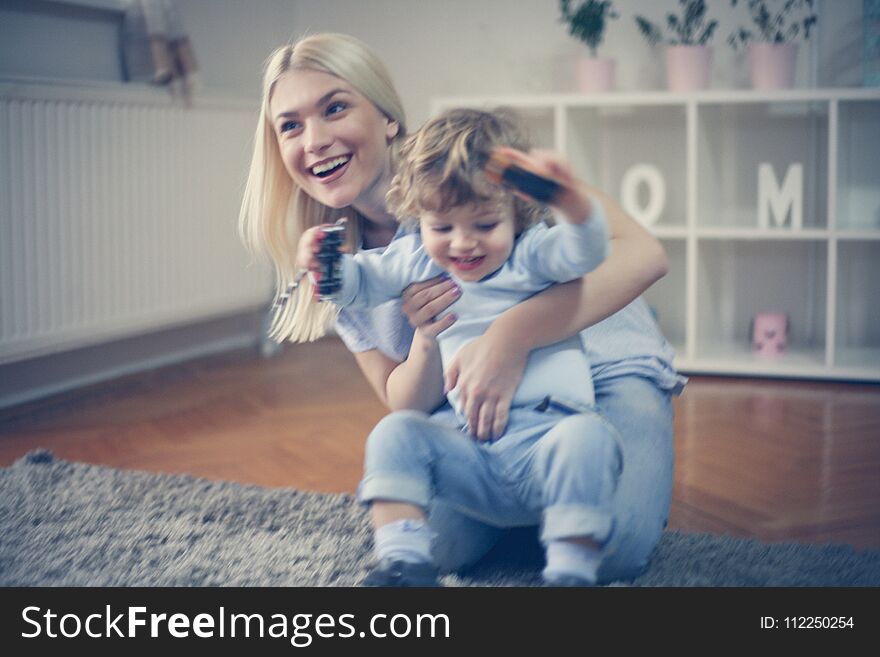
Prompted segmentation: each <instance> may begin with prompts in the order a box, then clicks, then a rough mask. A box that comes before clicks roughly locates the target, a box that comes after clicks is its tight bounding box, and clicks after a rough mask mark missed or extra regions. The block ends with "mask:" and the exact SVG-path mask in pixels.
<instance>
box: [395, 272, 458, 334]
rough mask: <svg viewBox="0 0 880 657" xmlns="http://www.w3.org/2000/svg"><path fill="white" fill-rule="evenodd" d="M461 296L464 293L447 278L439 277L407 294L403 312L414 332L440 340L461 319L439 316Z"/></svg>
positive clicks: (416, 285)
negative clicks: (438, 317) (441, 334)
mask: <svg viewBox="0 0 880 657" xmlns="http://www.w3.org/2000/svg"><path fill="white" fill-rule="evenodd" d="M459 296H461V289H460V288H459V287H458V285H456V284H455V282H454V281H452V280H450V279H449V278H448V277H447V276H435V277H434V278H430V279H428V280H427V281H424V282H422V283H413V284H412V285H410V286H409V287H407V288H406V289H405V290H404V291H403V295H402V296H401V298H402V299H403V305H402V306H401V310H402V312H403V314H404V315H406V318H407V319H408V320H409V323H410V324H411V325H412V327H413V328H414V329H416V330H417V331H419V332H420V333H421V334H422V335H423V336H425V337H427V338H431V339H436V338H437V336H438V335H440V333H442V332H443V331H445V330H446V329H448V328H449V327H450V326H452V325H453V324H454V323H455V320H456V319H458V317H456V315H455V313H447V314H446V315H444V316H443V317H441V318H440V319H437V315H439V314H440V313H442V312H443V311H444V310H446V309H447V308H449V306H451V305H452V304H453V303H455V302H456V301H457V300H458V297H459Z"/></svg>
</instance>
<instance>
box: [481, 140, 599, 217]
mask: <svg viewBox="0 0 880 657" xmlns="http://www.w3.org/2000/svg"><path fill="white" fill-rule="evenodd" d="M498 151H500V152H502V153H504V155H506V156H508V157H509V158H510V159H511V160H513V161H514V162H516V163H517V164H519V165H520V166H522V167H523V168H525V169H527V170H531V171H534V172H535V173H537V174H539V175H542V176H545V177H548V178H552V179H554V180H556V181H557V182H558V183H560V184H561V185H562V192H561V193H560V194H559V195H558V197H557V198H556V199H555V200H554V202H553V203H552V207H555V208H556V209H557V210H559V211H560V212H561V213H562V215H563V216H564V217H565V218H566V219H567V220H568V221H570V222H571V223H574V224H581V223H583V222H585V221H587V220H588V219H589V218H590V217H591V216H592V214H593V204H592V203H591V202H590V196H589V194H588V193H587V189H586V185H585V184H584V183H583V182H582V181H581V180H579V179H578V178H577V176H576V175H575V173H574V170H573V169H572V168H571V164H569V163H568V161H567V160H566V159H565V158H564V157H562V156H561V155H560V154H558V153H555V152H553V151H545V150H533V151H530V152H529V153H523V152H522V151H518V150H516V149H513V148H507V147H501V148H499V149H498ZM516 193H518V194H519V192H516ZM520 196H523V197H524V198H528V197H527V196H525V195H523V194H520Z"/></svg>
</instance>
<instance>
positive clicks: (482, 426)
mask: <svg viewBox="0 0 880 657" xmlns="http://www.w3.org/2000/svg"><path fill="white" fill-rule="evenodd" d="M490 331H491V329H490ZM528 357H529V352H528V350H523V349H520V348H519V347H518V346H515V345H509V344H505V343H504V342H502V341H499V340H496V339H493V337H492V335H491V333H489V332H487V333H485V334H484V335H482V336H480V337H479V338H477V339H475V340H472V341H471V342H469V343H468V344H466V345H465V346H464V347H462V348H461V349H459V351H458V353H457V354H456V356H455V358H454V359H453V361H452V363H451V365H450V366H449V368H448V369H447V371H446V373H445V375H444V378H445V390H446V391H447V392H448V391H450V390H452V389H453V388H455V387H456V386H458V390H459V398H460V400H461V404H462V409H463V411H464V414H465V417H466V418H467V423H468V426H469V427H470V430H471V433H472V434H473V435H474V436H475V437H476V438H477V439H478V440H493V439H495V438H500V437H501V435H502V434H503V433H504V430H505V429H506V428H507V418H508V414H509V412H510V403H511V401H513V394H514V393H515V392H516V389H517V387H518V386H519V383H520V381H522V377H523V371H524V370H525V367H526V361H527V360H528Z"/></svg>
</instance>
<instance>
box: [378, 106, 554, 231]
mask: <svg viewBox="0 0 880 657" xmlns="http://www.w3.org/2000/svg"><path fill="white" fill-rule="evenodd" d="M498 146H509V147H511V148H516V149H518V150H522V151H527V150H529V148H530V146H531V145H530V144H529V140H528V137H527V136H526V132H525V129H524V128H523V126H522V124H521V121H520V120H519V119H518V117H517V116H516V115H515V114H514V113H513V112H511V111H509V110H506V109H503V108H498V109H495V110H492V111H483V110H476V109H452V110H448V111H446V112H444V113H442V114H440V115H439V116H437V117H435V118H433V119H431V120H430V121H428V122H427V123H426V124H425V125H424V126H422V127H421V128H420V129H419V130H418V131H417V132H415V133H414V134H412V135H410V136H409V137H408V138H407V139H406V140H405V141H404V142H403V144H402V145H401V148H400V157H399V160H398V164H397V174H396V175H395V176H394V179H393V180H392V181H391V188H390V190H389V191H388V195H387V196H386V203H387V206H388V210H389V211H390V212H391V213H393V214H395V215H396V216H397V217H413V218H417V217H418V216H419V215H420V214H422V213H423V212H438V211H444V210H449V209H451V208H456V207H459V206H462V205H469V204H471V203H480V204H482V203H498V204H499V206H504V205H507V204H509V203H511V200H512V203H513V211H514V220H515V227H516V233H517V234H519V233H521V232H522V231H523V230H525V229H526V228H528V227H529V226H531V225H532V224H535V223H537V222H538V221H540V220H542V219H543V218H544V216H545V212H546V210H545V209H544V208H543V207H542V206H540V205H538V204H537V203H534V202H531V201H527V200H525V199H523V198H521V197H519V196H516V195H515V194H513V192H511V191H510V190H508V189H506V188H504V187H500V186H498V185H496V184H494V183H492V182H490V181H489V180H488V179H487V178H486V176H485V174H484V172H483V169H484V167H485V166H486V161H487V160H488V158H489V154H490V153H491V152H492V150H493V149H494V148H496V147H498Z"/></svg>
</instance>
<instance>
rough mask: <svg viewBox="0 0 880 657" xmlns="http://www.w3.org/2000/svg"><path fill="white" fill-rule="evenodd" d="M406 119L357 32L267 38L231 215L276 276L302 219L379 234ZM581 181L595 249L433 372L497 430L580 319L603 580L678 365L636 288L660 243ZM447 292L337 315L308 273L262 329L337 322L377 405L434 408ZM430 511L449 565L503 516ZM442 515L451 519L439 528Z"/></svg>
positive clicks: (663, 492) (656, 262)
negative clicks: (614, 474)
mask: <svg viewBox="0 0 880 657" xmlns="http://www.w3.org/2000/svg"><path fill="white" fill-rule="evenodd" d="M405 134H406V121H405V116H404V112H403V108H402V105H401V102H400V99H399V97H398V95H397V93H396V91H395V89H394V86H393V84H392V82H391V79H390V77H389V75H388V73H387V71H386V70H385V67H384V66H383V65H382V63H381V61H379V59H378V58H377V57H376V56H375V54H374V53H372V51H370V49H369V48H367V47H366V46H365V45H364V44H363V43H361V42H360V41H358V40H357V39H354V38H353V37H350V36H346V35H341V34H318V35H313V36H310V37H306V38H304V39H302V40H300V41H299V42H297V43H295V44H292V45H288V46H284V47H282V48H280V49H278V50H276V51H275V53H273V54H272V56H271V57H270V58H269V60H268V62H267V66H266V72H265V76H264V80H263V94H262V107H261V115H260V117H259V119H258V122H257V130H256V137H255V145H254V154H253V159H252V162H251V168H250V175H249V177H248V182H247V186H246V189H245V194H244V200H243V203H242V210H241V216H240V225H241V230H242V235H243V238H244V240H245V242H246V243H247V244H248V245H249V246H250V247H251V248H253V249H255V250H263V251H265V252H267V253H268V254H269V256H270V258H271V259H272V261H273V263H274V265H275V269H276V274H277V284H278V288H279V289H284V287H286V285H287V284H288V282H290V281H291V280H293V279H294V278H295V276H296V274H297V271H296V265H295V258H296V245H297V242H298V240H299V237H300V235H301V234H302V232H303V231H305V230H306V229H308V228H310V227H313V226H316V225H319V224H322V223H331V222H333V221H335V220H336V219H337V218H339V217H343V216H344V217H347V218H348V220H349V223H348V226H349V230H348V231H347V232H348V239H349V245H348V246H349V248H350V249H353V250H359V249H371V248H382V247H385V246H387V245H388V244H389V243H390V241H391V240H392V239H393V238H394V236H395V235H396V234H397V233H398V230H399V225H398V223H397V220H396V218H395V217H394V216H392V215H391V214H390V213H389V212H388V210H387V207H386V205H385V194H386V193H387V191H388V189H389V185H390V181H391V178H392V177H393V175H394V167H395V161H396V152H397V148H398V146H399V144H400V142H401V140H402V139H403V137H404V136H405ZM591 193H592V194H594V195H595V196H596V197H597V198H598V199H599V200H600V201H601V202H602V204H603V206H604V207H605V210H606V213H607V219H608V229H609V235H610V248H609V255H608V258H607V259H606V260H605V262H603V263H602V264H601V265H600V266H599V267H598V268H597V269H595V270H594V271H593V272H591V273H590V274H588V275H586V276H585V277H584V278H582V279H579V280H577V281H573V282H571V283H566V284H563V285H557V286H554V287H552V288H550V289H548V290H546V291H544V292H542V293H540V294H538V295H536V296H534V297H532V298H531V299H529V300H528V301H526V302H523V303H521V304H519V305H517V306H515V307H514V308H512V309H510V310H508V311H507V312H505V313H504V314H502V315H501V316H500V317H499V318H498V319H496V320H495V322H494V323H493V324H492V326H491V327H490V328H489V330H487V331H486V333H485V334H484V335H483V336H481V337H480V338H477V339H476V340H474V341H472V342H470V343H469V344H468V345H467V346H466V347H464V348H463V349H462V350H461V351H460V352H459V353H458V356H457V358H456V360H455V361H454V362H453V363H452V365H451V367H450V368H449V369H448V371H447V373H446V381H445V386H446V388H448V389H451V388H453V387H457V388H458V391H459V398H460V400H461V403H462V407H463V409H464V413H465V415H466V417H467V419H468V425H469V426H470V427H472V428H474V433H475V438H476V439H487V438H491V437H492V436H493V435H501V434H502V433H503V430H504V428H505V427H506V425H507V417H508V410H509V407H510V401H511V399H512V398H513V393H514V391H515V390H516V387H517V385H518V383H519V381H520V379H521V378H522V374H523V369H524V367H525V364H526V360H527V358H528V354H529V353H530V352H531V350H533V349H535V348H539V347H543V346H546V345H549V344H553V343H555V342H558V341H560V340H563V339H566V338H569V337H571V336H574V335H576V334H578V333H581V336H582V339H583V343H584V347H585V351H586V353H587V355H588V357H589V359H590V362H591V368H592V374H593V382H594V387H595V395H596V404H597V407H598V409H599V411H600V413H601V415H602V416H603V418H604V420H605V421H606V422H607V423H608V424H609V425H610V426H611V427H613V429H614V431H615V432H616V434H617V436H618V440H619V443H620V446H621V450H622V456H623V463H624V465H623V474H622V476H621V478H620V481H619V483H618V490H617V492H616V494H615V496H614V502H613V507H614V511H613V515H614V518H615V522H614V527H613V528H612V529H611V531H610V534H609V536H608V539H607V541H606V542H605V543H604V544H603V546H602V549H603V560H602V565H601V567H600V570H599V581H607V580H611V579H619V578H624V577H631V576H634V575H636V574H637V573H638V572H640V571H641V570H642V568H644V566H645V565H646V564H647V561H648V558H649V556H650V553H651V551H652V550H653V548H654V546H655V545H656V543H657V540H658V539H659V537H660V533H661V531H662V529H663V526H664V524H665V522H666V517H667V514H668V510H669V503H670V499H671V491H672V471H673V444H672V405H671V395H672V394H673V393H674V392H676V391H677V390H678V389H679V388H680V386H681V385H682V383H683V380H682V379H681V377H679V376H678V375H677V374H676V373H675V372H674V370H673V368H672V350H671V349H670V348H669V345H668V344H667V342H666V341H665V339H664V338H663V336H662V335H661V334H660V332H659V330H658V328H657V326H656V324H655V322H654V321H653V319H652V317H651V315H650V313H649V312H648V309H647V307H646V306H645V305H644V303H643V302H642V301H641V300H638V299H637V297H638V295H640V294H641V293H642V292H644V290H645V289H647V288H648V287H649V286H650V285H651V284H652V283H653V282H654V281H656V280H657V279H658V278H660V277H661V276H663V275H664V274H665V272H666V267H667V265H666V257H665V254H664V252H663V249H662V247H661V245H660V244H659V242H658V241H657V240H656V239H654V238H653V237H652V236H651V235H650V234H649V233H647V232H646V231H644V230H643V229H642V228H641V227H639V226H638V225H637V224H636V223H635V222H634V221H633V220H632V219H630V218H629V217H628V216H627V215H626V214H625V213H624V212H623V211H622V210H621V209H620V207H619V206H618V205H617V204H616V203H615V202H614V201H613V200H612V199H610V198H609V197H607V196H605V195H603V194H602V193H601V192H599V191H598V190H591ZM304 280H305V279H304ZM455 299H456V296H455V288H454V285H453V284H452V283H451V282H449V281H442V280H436V281H428V282H426V283H421V284H418V285H413V286H411V287H410V288H409V289H408V290H407V292H406V293H405V294H404V297H403V299H402V301H401V302H389V303H386V304H383V305H382V306H379V307H378V308H375V309H371V310H367V311H360V312H355V311H341V312H339V314H338V317H336V311H335V309H334V308H333V306H332V305H331V304H319V303H318V302H316V301H315V300H314V298H313V294H312V289H311V285H310V284H309V283H308V282H307V281H306V282H305V284H303V285H301V286H300V287H299V289H298V290H297V293H296V297H295V298H294V299H292V302H291V303H288V304H287V306H286V307H285V311H284V312H282V313H280V314H279V316H278V319H277V321H276V323H275V325H274V327H273V332H274V335H275V336H276V337H278V338H290V339H293V340H296V341H302V340H312V339H315V338H317V337H320V336H321V335H323V334H324V332H325V331H326V329H327V327H328V326H329V325H330V324H331V322H333V321H334V319H335V321H336V329H337V332H338V333H339V335H340V336H341V337H342V339H343V340H344V341H345V343H346V345H347V346H348V347H349V349H350V350H352V351H353V352H354V353H355V357H356V360H357V362H358V365H359V366H360V368H361V370H362V371H363V373H364V375H365V376H366V378H367V380H368V381H369V382H370V384H371V386H372V387H373V389H374V390H375V391H376V393H377V395H378V396H379V398H380V399H381V400H382V401H383V402H384V403H385V404H386V405H387V406H388V407H389V408H390V409H392V410H398V409H414V410H422V411H432V410H434V409H436V408H437V407H438V405H440V404H441V403H442V401H443V397H444V381H443V376H442V370H441V364H440V354H439V349H438V347H437V343H436V339H435V338H436V336H437V334H438V333H440V332H441V331H443V330H444V329H445V328H447V327H448V326H450V325H451V323H452V322H453V321H454V317H453V316H451V315H449V314H446V315H443V316H442V319H435V318H437V317H438V316H440V315H441V313H442V311H443V310H444V309H445V308H447V307H448V306H449V305H451V304H452V303H453V302H454V301H455ZM609 316H610V317H609ZM606 318H608V319H606ZM602 320H605V321H602ZM411 327H414V330H413V328H411ZM587 327H591V328H589V329H587ZM585 329H587V330H585ZM429 523H430V524H431V525H432V526H433V527H443V528H444V531H439V532H437V533H438V535H440V536H459V537H461V536H467V537H468V538H467V540H458V541H456V542H455V543H454V544H446V543H442V542H436V543H435V544H434V545H433V554H434V560H435V562H436V563H437V564H438V565H440V566H441V568H443V569H448V570H456V569H460V568H462V567H464V566H467V565H469V564H471V563H473V562H474V561H476V560H477V559H479V557H481V556H482V555H483V554H485V552H486V551H488V549H489V548H491V547H492V545H494V543H495V542H496V541H497V540H498V538H499V536H500V532H501V530H498V529H497V528H494V527H491V526H488V525H485V524H484V523H480V522H478V521H475V520H473V519H472V518H469V517H467V516H465V515H463V514H461V513H459V512H457V511H456V510H455V509H452V508H446V507H442V506H440V505H435V506H434V507H432V508H431V509H430V514H429ZM450 526H455V527H457V528H458V529H457V530H456V531H447V530H446V529H445V528H447V527H450Z"/></svg>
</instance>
